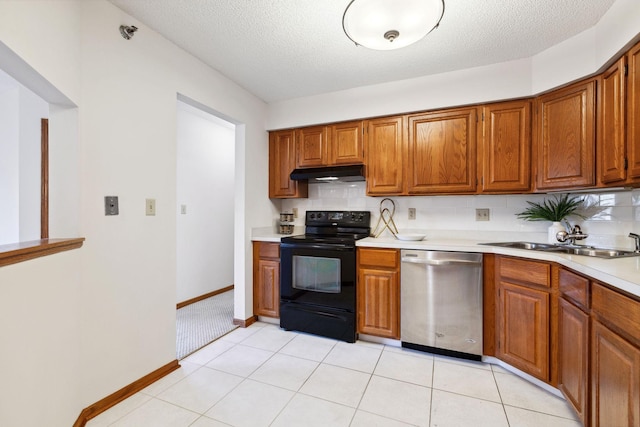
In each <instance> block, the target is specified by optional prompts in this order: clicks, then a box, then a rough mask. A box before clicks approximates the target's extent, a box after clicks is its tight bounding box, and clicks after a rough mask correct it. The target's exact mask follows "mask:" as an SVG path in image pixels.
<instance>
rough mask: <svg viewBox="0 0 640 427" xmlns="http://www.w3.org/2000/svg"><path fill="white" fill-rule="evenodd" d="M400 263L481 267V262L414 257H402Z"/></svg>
mask: <svg viewBox="0 0 640 427" xmlns="http://www.w3.org/2000/svg"><path fill="white" fill-rule="evenodd" d="M402 262H410V263H412V264H425V265H435V266H438V265H460V264H464V265H480V266H481V265H482V262H478V261H467V260H464V259H424V258H415V257H407V256H404V257H402Z"/></svg>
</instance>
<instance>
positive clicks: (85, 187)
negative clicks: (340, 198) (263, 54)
mask: <svg viewBox="0 0 640 427" xmlns="http://www.w3.org/2000/svg"><path fill="white" fill-rule="evenodd" d="M121 24H127V25H136V26H137V27H138V28H140V30H139V31H138V32H137V33H136V35H135V37H134V38H133V39H132V40H129V41H126V40H124V39H123V38H122V37H121V36H120V33H119V30H118V27H119V26H120V25H121ZM0 53H1V55H0V66H1V67H2V68H3V69H6V70H7V71H8V72H9V71H11V72H9V74H11V75H13V76H14V77H15V75H16V74H17V75H18V77H20V76H22V77H24V78H25V79H26V80H31V81H29V82H25V83H26V84H25V86H27V87H29V88H30V89H31V90H33V91H34V92H35V93H37V94H39V95H40V96H42V97H43V98H44V99H46V100H47V101H49V102H50V103H52V102H53V103H55V101H54V99H55V98H56V97H58V100H60V102H59V103H58V104H59V105H57V106H53V107H52V108H51V113H50V114H51V115H50V131H51V135H50V142H51V147H52V153H51V156H52V160H51V162H52V165H51V169H52V171H51V173H52V176H51V184H52V186H53V188H52V189H51V191H52V193H53V194H52V196H51V202H52V207H51V209H52V212H51V218H50V222H51V224H52V236H56V237H58V236H64V237H72V236H74V235H82V236H84V237H86V242H85V245H84V247H83V248H82V249H80V250H78V251H73V252H71V253H66V254H60V255H55V256H52V257H49V258H46V259H45V260H42V262H41V261H31V262H26V263H22V264H19V265H16V266H15V267H13V266H12V267H3V268H0V284H2V286H0V288H1V289H0V297H1V298H2V300H3V301H13V300H16V301H21V302H24V303H21V304H16V309H15V310H14V309H9V310H6V311H5V312H3V316H4V315H5V314H6V316H11V315H13V316H15V317H14V318H18V317H19V315H20V314H23V313H24V312H25V306H26V301H30V300H32V299H34V300H36V301H38V302H39V303H41V304H46V303H49V302H50V303H51V306H50V307H48V308H47V309H46V310H39V311H34V312H33V313H31V314H32V316H31V317H30V318H29V323H28V325H22V323H20V322H17V323H16V322H8V321H4V317H3V324H2V326H1V327H0V334H1V335H0V338H2V339H3V340H4V341H3V342H6V343H7V344H8V345H10V346H11V345H12V344H13V343H16V344H20V345H22V347H21V346H20V345H16V346H11V347H10V348H16V349H19V348H24V349H25V351H31V350H33V353H32V354H29V357H25V355H24V353H20V350H17V353H12V354H11V355H9V356H6V355H5V352H3V355H2V356H0V366H1V367H0V369H1V371H0V376H1V377H2V378H3V390H5V391H6V394H7V395H6V396H4V394H3V397H6V399H2V403H0V404H1V405H2V410H0V425H24V426H28V427H30V426H42V425H50V426H65V427H66V426H69V425H71V424H72V423H73V421H74V420H75V419H76V417H77V416H78V415H79V413H80V411H81V410H82V408H84V407H86V406H87V405H90V404H92V403H95V402H97V401H98V400H100V399H102V398H104V397H105V396H107V395H109V394H111V393H113V392H114V391H116V390H118V389H120V388H122V387H124V386H126V385H128V384H130V383H132V382H133V381H135V380H137V379H139V378H141V377H143V376H144V375H146V374H148V373H150V372H151V371H153V370H155V369H158V368H159V367H161V366H163V365H165V364H167V363H169V362H170V361H172V360H174V359H175V303H176V246H177V240H176V221H177V214H176V212H177V209H178V204H177V200H176V127H177V124H176V122H177V119H176V95H177V94H183V95H184V96H186V97H189V98H190V99H192V100H195V101H197V102H198V103H200V104H201V105H204V106H206V107H208V108H210V109H211V110H214V111H217V112H220V113H221V115H222V116H224V117H225V118H226V119H228V120H230V121H232V122H233V123H234V124H236V125H237V128H238V132H237V135H236V141H235V143H236V156H235V174H236V178H237V177H238V176H240V177H241V179H236V187H235V192H234V198H235V199H234V203H235V206H236V207H238V206H240V207H242V208H243V209H246V211H247V212H238V211H236V213H235V218H234V222H235V224H236V225H235V230H234V251H235V263H234V283H235V286H236V303H235V314H234V315H235V317H236V318H239V319H246V318H248V317H249V316H251V315H252V311H251V307H252V300H251V292H250V290H251V283H252V281H251V280H252V264H251V242H250V230H251V228H253V227H256V226H259V225H261V224H263V223H264V221H268V220H269V218H270V217H271V216H273V212H274V211H275V210H276V209H275V207H274V204H273V203H272V202H271V201H269V199H268V196H267V195H268V187H267V180H266V178H265V177H266V176H267V170H268V144H267V132H266V131H265V127H264V122H265V116H266V106H265V104H264V103H263V102H262V101H260V100H259V99H258V98H257V97H255V96H253V95H251V94H250V93H248V92H246V91H245V90H244V89H242V88H240V87H239V86H237V85H235V84H234V83H232V82H231V81H229V80H228V79H227V78H225V77H223V76H221V75H220V74H219V73H217V72H216V71H214V70H212V69H211V68H209V67H207V66H205V65H204V64H203V63H202V62H200V61H199V60H197V59H195V58H194V57H192V56H190V55H188V54H186V53H185V52H184V51H182V50H181V49H179V48H178V47H177V46H175V45H173V44H172V43H170V42H168V41H167V40H165V39H164V38H162V37H161V36H159V35H158V34H157V33H155V32H153V31H152V30H151V29H149V28H148V27H146V26H145V25H144V24H142V23H140V22H137V21H135V20H134V19H132V18H131V17H129V16H127V15H126V14H124V13H123V12H122V11H120V10H119V9H117V8H116V7H114V6H113V5H112V4H110V3H108V2H106V1H103V0H96V1H90V2H86V1H79V0H78V1H64V0H61V1H56V2H51V1H48V0H41V1H29V2H24V1H21V0H15V1H13V0H5V1H2V2H0ZM7 58H9V59H10V60H11V61H13V62H14V63H12V64H9V67H6V66H5V63H6V62H7ZM22 60H24V61H26V64H25V63H24V61H23V62H20V61H22ZM11 61H9V62H11ZM16 61H18V62H19V63H18V64H17V65H16V64H15V62H16ZM16 70H18V71H16ZM25 76H27V77H25ZM43 94H48V96H43ZM74 104H75V105H77V106H78V108H77V109H76V108H73V107H74ZM66 107H71V108H66ZM60 138H61V139H63V140H59V139H60ZM245 165H248V166H247V167H245ZM80 177H81V178H80ZM105 195H117V196H119V197H120V215H118V216H115V217H105V216H104V208H103V197H104V196H105ZM145 198H155V199H156V200H157V215H156V216H155V217H147V216H145V215H144V200H145ZM265 218H266V219H265ZM7 283H11V284H13V287H12V288H11V293H9V287H8V286H7ZM50 292H57V293H56V295H55V298H51V297H49V293H50ZM40 294H42V298H43V299H42V300H41V299H38V298H39V295H40ZM39 307H40V306H39V305H38V306H36V308H39ZM56 316H57V317H56ZM9 325H11V326H9ZM33 325H38V327H39V329H38V330H39V332H40V333H41V334H44V335H46V336H50V337H56V339H57V340H58V342H61V343H62V345H61V346H59V347H58V346H55V345H51V343H50V342H49V340H45V341H43V343H44V344H47V345H46V348H45V345H44V344H43V345H40V344H38V343H32V344H31V345H29V346H24V341H26V339H19V338H18V337H21V336H24V337H28V336H29V337H31V336H34V330H35V326H33ZM32 355H33V357H31V356H32ZM36 361H40V362H42V363H40V365H41V366H45V367H47V368H48V367H49V366H55V367H56V368H55V369H53V368H52V369H48V370H47V371H46V373H45V372H42V371H39V370H37V369H38V363H37V362H36ZM5 362H6V363H5ZM34 369H35V370H36V371H35V373H34V375H29V374H27V375H26V376H25V377H21V378H20V379H18V378H17V376H16V375H13V374H12V372H16V373H18V372H26V371H29V372H31V370H34ZM9 370H11V372H9ZM23 375H24V374H23ZM5 378H6V380H5ZM61 385H62V386H61ZM34 389H37V392H36V393H34V394H31V395H30V394H29V393H33V390H34ZM9 391H10V393H9ZM26 395H30V396H33V398H32V399H31V398H30V399H25V398H24V396H26ZM45 395H47V396H49V397H48V398H45V397H44V396H45ZM51 396H54V398H51ZM20 399H22V400H20ZM47 399H48V400H47ZM25 402H28V403H29V407H30V408H38V410H31V411H28V410H24V409H23V408H24V405H25ZM50 403H56V404H57V405H56V407H53V406H52V405H50ZM21 418H24V419H21ZM17 420H18V421H17Z"/></svg>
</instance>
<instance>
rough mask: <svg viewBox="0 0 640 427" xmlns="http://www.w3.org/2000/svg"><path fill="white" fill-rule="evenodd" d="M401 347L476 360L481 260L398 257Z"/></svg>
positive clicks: (416, 254)
mask: <svg viewBox="0 0 640 427" xmlns="http://www.w3.org/2000/svg"><path fill="white" fill-rule="evenodd" d="M401 256H402V267H401V271H400V283H401V288H400V291H401V306H400V307H401V311H400V313H401V314H400V321H401V328H400V339H401V341H402V346H403V347H406V348H412V349H415V350H422V351H428V352H431V353H436V354H444V355H449V356H455V357H461V358H465V359H472V360H480V359H481V356H482V254H476V253H463V252H441V251H424V250H408V249H403V250H402V251H401Z"/></svg>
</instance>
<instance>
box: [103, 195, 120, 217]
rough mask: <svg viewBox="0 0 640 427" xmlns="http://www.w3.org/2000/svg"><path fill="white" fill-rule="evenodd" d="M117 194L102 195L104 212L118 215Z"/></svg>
mask: <svg viewBox="0 0 640 427" xmlns="http://www.w3.org/2000/svg"><path fill="white" fill-rule="evenodd" d="M118 213H119V212H118V196H104V214H105V215H107V216H109V215H118Z"/></svg>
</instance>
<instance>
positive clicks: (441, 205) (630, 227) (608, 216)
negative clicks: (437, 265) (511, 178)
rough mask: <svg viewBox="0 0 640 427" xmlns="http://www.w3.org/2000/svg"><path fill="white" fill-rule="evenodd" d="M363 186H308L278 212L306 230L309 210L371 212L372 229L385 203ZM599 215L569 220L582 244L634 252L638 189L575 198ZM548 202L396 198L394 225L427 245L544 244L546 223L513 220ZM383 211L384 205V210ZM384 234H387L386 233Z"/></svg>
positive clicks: (639, 228)
mask: <svg viewBox="0 0 640 427" xmlns="http://www.w3.org/2000/svg"><path fill="white" fill-rule="evenodd" d="M365 188H366V183H365V182H355V183H322V184H309V197H308V198H307V199H284V200H282V212H292V210H293V208H298V212H299V213H298V218H297V219H296V220H295V224H296V225H298V226H302V225H304V212H306V211H307V210H366V211H371V226H372V227H374V226H375V225H376V223H377V221H378V218H379V217H380V202H381V200H382V199H384V197H368V196H366V194H365ZM576 195H577V196H581V197H584V198H585V199H586V200H587V202H588V204H589V205H592V206H594V207H595V209H594V210H596V211H599V213H597V214H596V215H595V216H593V217H591V218H589V219H587V220H582V219H580V218H570V221H571V223H572V224H574V223H577V224H580V226H581V227H582V230H583V232H584V233H586V234H589V237H588V238H587V239H585V240H583V243H584V244H588V245H596V246H607V247H616V248H629V249H630V248H633V241H632V239H630V238H628V237H627V236H628V234H629V232H634V233H640V189H637V190H633V191H629V190H627V191H620V192H599V193H584V194H576ZM548 197H550V196H549V195H545V194H525V195H469V196H460V195H456V196H410V197H407V196H394V197H389V198H390V199H391V200H393V201H394V203H395V205H396V212H395V214H394V216H393V219H394V221H395V223H396V225H397V226H398V228H399V230H400V231H401V232H405V233H406V232H422V233H425V234H427V239H429V238H430V237H431V238H434V237H451V238H460V239H462V238H474V239H487V240H494V241H495V240H504V239H506V240H510V241H514V240H534V241H545V240H546V236H547V228H548V227H549V225H550V223H549V222H547V221H536V222H531V221H523V220H520V219H518V218H517V217H516V214H517V213H518V212H521V211H523V210H524V209H525V208H526V207H527V206H528V205H527V201H532V202H541V201H543V200H544V199H545V198H548ZM385 206H386V204H385ZM409 208H415V209H416V219H415V220H409V219H408V215H409V214H408V212H409ZM476 208H488V209H490V220H489V221H476V220H475V210H476ZM385 233H387V232H385Z"/></svg>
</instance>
